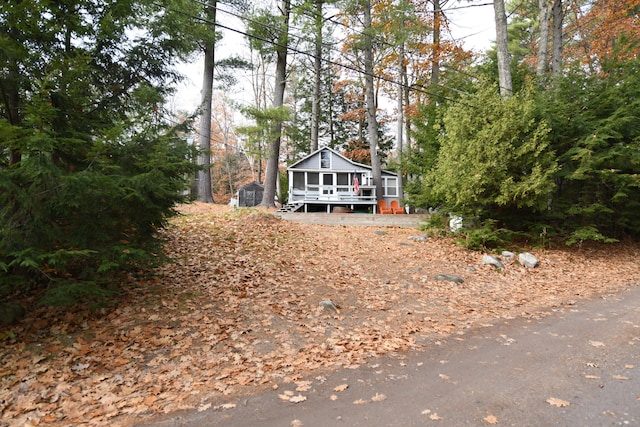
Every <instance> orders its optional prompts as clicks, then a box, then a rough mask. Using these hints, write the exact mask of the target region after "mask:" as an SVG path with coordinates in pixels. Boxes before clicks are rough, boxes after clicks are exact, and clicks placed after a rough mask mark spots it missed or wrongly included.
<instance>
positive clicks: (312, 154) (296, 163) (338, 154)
mask: <svg viewBox="0 0 640 427" xmlns="http://www.w3.org/2000/svg"><path fill="white" fill-rule="evenodd" d="M321 151H330V152H331V153H333V154H334V155H335V156H338V157H340V158H342V159H343V160H344V161H346V162H348V163H351V164H352V165H353V166H355V167H357V168H360V169H369V170H371V169H372V168H371V166H370V165H365V164H364V163H358V162H354V161H353V160H351V159H349V158H347V157H345V156H344V155H342V154H340V153H339V152H337V151H336V150H334V149H333V148H331V147H322V148H319V149H317V150H316V151H314V152H313V153H311V154H309V155H308V156H306V157H303V158H302V159H300V160H298V161H297V162H295V163H293V164H291V165H290V166H289V167H288V168H287V170H289V169H297V168H298V166H299V165H300V164H302V163H304V162H306V161H307V160H308V159H310V158H312V157H314V156H317V155H319V153H320V152H321ZM383 172H384V173H385V174H390V175H397V174H396V173H395V172H391V171H388V170H383Z"/></svg>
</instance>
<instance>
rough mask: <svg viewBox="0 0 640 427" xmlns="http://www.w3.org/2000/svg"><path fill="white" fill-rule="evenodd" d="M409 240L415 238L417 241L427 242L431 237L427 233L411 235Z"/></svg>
mask: <svg viewBox="0 0 640 427" xmlns="http://www.w3.org/2000/svg"><path fill="white" fill-rule="evenodd" d="M409 240H415V241H416V242H426V241H427V240H429V238H428V237H427V236H425V235H422V236H409Z"/></svg>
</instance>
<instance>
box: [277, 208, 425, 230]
mask: <svg viewBox="0 0 640 427" xmlns="http://www.w3.org/2000/svg"><path fill="white" fill-rule="evenodd" d="M275 215H276V216H278V217H280V218H282V219H284V220H287V221H292V222H298V223H301V224H324V225H345V226H352V225H353V226H369V227H402V228H420V223H421V222H423V221H425V220H426V219H427V218H428V215H423V214H411V215H372V214H358V213H347V214H342V213H329V214H328V213H301V212H293V213H291V212H276V213H275Z"/></svg>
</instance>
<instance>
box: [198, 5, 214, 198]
mask: <svg viewBox="0 0 640 427" xmlns="http://www.w3.org/2000/svg"><path fill="white" fill-rule="evenodd" d="M216 3H217V0H209V3H208V5H207V6H206V7H207V10H206V14H207V19H209V22H211V25H210V30H211V32H212V34H215V25H214V24H213V23H214V22H215V21H216V6H217V4H216ZM214 53H215V40H212V41H210V42H207V43H206V46H205V48H204V75H203V77H202V102H201V104H200V108H201V110H202V115H201V117H200V129H199V132H200V137H199V143H198V146H199V148H200V154H199V156H198V165H199V166H200V167H201V169H200V170H199V171H198V173H197V184H198V185H197V189H198V194H197V200H199V201H201V202H205V203H213V194H212V192H211V103H212V97H213V69H214V65H215V62H214V61H215V56H214Z"/></svg>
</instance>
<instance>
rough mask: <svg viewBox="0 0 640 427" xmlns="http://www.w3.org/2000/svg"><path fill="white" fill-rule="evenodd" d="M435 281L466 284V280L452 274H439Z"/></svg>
mask: <svg viewBox="0 0 640 427" xmlns="http://www.w3.org/2000/svg"><path fill="white" fill-rule="evenodd" d="M435 279H436V280H441V281H446V282H455V283H464V280H462V279H461V278H459V277H458V276H453V275H451V274H437V275H436V277H435Z"/></svg>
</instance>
